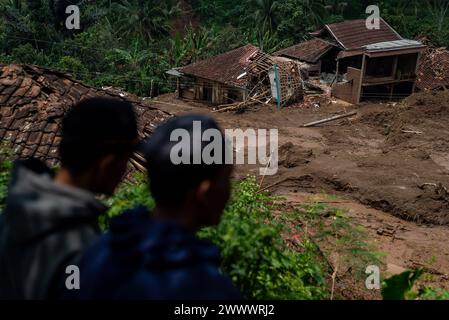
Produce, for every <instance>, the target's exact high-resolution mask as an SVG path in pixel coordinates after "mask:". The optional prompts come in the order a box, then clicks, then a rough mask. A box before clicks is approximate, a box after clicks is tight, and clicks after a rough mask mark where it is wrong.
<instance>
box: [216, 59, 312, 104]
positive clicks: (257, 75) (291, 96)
mask: <svg viewBox="0 0 449 320" xmlns="http://www.w3.org/2000/svg"><path fill="white" fill-rule="evenodd" d="M240 77H246V80H247V88H248V94H247V97H246V99H245V100H244V101H242V102H237V103H232V104H226V105H221V106H218V108H217V109H216V110H215V112H223V111H231V110H232V111H239V110H243V109H246V108H248V107H252V106H255V105H260V104H269V103H278V99H279V104H280V106H282V107H284V106H287V105H290V104H292V103H295V102H298V101H299V100H301V99H302V98H303V95H304V91H303V90H304V84H303V79H302V76H301V72H300V68H299V64H298V63H296V62H294V61H293V60H290V59H287V58H281V57H272V56H270V55H268V54H266V53H264V52H262V51H258V52H257V53H256V54H255V55H254V56H253V57H251V63H250V65H249V67H248V68H247V70H246V71H245V73H244V74H242V75H241V76H240ZM278 96H279V97H278Z"/></svg>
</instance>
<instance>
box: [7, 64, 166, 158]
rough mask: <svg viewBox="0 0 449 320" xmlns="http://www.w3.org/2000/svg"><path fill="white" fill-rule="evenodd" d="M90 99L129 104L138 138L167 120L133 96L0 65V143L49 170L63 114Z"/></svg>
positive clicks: (63, 76) (35, 69) (56, 74)
mask: <svg viewBox="0 0 449 320" xmlns="http://www.w3.org/2000/svg"><path fill="white" fill-rule="evenodd" d="M95 96H105V97H110V98H116V99H120V100H128V101H130V102H132V103H133V105H134V107H135V112H136V114H137V119H138V125H139V135H140V136H141V137H144V136H145V135H148V134H151V133H152V132H153V130H154V128H155V127H156V126H157V125H159V124H160V123H162V122H164V121H166V119H168V118H169V115H168V114H167V113H165V112H163V111H160V110H157V109H155V108H153V107H151V106H149V105H146V104H144V103H143V102H142V101H140V100H138V99H137V98H135V97H133V96H129V95H127V96H126V97H122V96H121V95H119V94H117V93H115V92H112V91H109V90H102V89H96V88H92V87H89V86H87V85H85V84H83V83H81V82H79V81H76V80H74V79H72V78H70V77H69V76H68V75H66V74H64V73H61V72H58V71H53V70H49V69H46V68H41V67H36V66H30V65H15V64H12V65H4V64H0V141H9V143H10V144H11V146H12V148H13V150H14V152H15V154H16V155H17V156H19V157H24V158H25V157H31V156H32V157H36V158H39V159H42V160H44V161H46V162H47V163H48V164H49V165H55V164H57V163H58V158H59V155H58V145H59V142H60V141H61V122H62V118H63V116H64V114H65V113H66V112H67V111H68V110H69V109H70V108H71V107H72V106H73V105H74V104H76V103H77V102H78V101H80V100H82V99H85V98H88V97H95Z"/></svg>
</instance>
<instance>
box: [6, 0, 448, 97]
mask: <svg viewBox="0 0 449 320" xmlns="http://www.w3.org/2000/svg"><path fill="white" fill-rule="evenodd" d="M375 2H377V3H378V5H379V6H380V9H381V15H382V17H384V18H385V19H386V20H387V21H388V22H390V23H391V24H392V26H393V27H395V28H396V29H397V30H398V31H399V33H401V34H402V35H403V36H404V37H408V38H415V37H422V36H425V37H426V38H427V39H428V40H429V41H431V42H432V43H434V44H435V45H437V46H448V45H449V11H448V10H445V9H447V4H448V2H449V0H380V1H375ZM69 4H77V5H78V6H79V8H80V11H81V29H80V30H68V29H67V28H65V19H66V18H67V16H68V14H66V13H65V8H66V7H67V5H69ZM370 4H373V1H367V0H345V1H340V0H282V1H281V0H247V1H241V0H191V1H188V0H184V1H174V0H97V1H85V0H72V1H70V0H0V63H1V62H3V63H8V62H17V63H33V64H37V65H42V66H48V67H51V68H56V69H59V70H65V71H67V72H69V73H71V74H73V75H74V76H75V77H76V78H78V79H81V80H83V81H86V82H88V83H89V84H92V85H95V86H101V85H108V86H110V85H112V86H117V87H122V88H124V89H126V90H128V91H131V92H134V93H136V94H139V95H145V96H148V95H149V94H150V92H149V91H150V83H151V82H152V81H153V83H154V84H155V86H156V87H157V88H158V90H159V92H165V91H168V90H170V89H171V88H172V87H173V83H172V82H171V80H170V79H169V78H167V76H166V75H165V71H166V70H168V69H169V68H171V67H177V66H181V65H184V64H187V63H189V62H193V61H196V60H198V59H201V58H204V57H207V56H209V55H213V54H217V53H220V52H224V51H226V50H229V49H232V48H234V47H237V46H240V45H242V44H246V43H253V44H255V45H258V46H260V47H261V48H263V49H264V50H266V51H268V52H272V51H274V50H276V49H279V48H281V47H285V46H288V45H292V44H294V43H297V42H300V41H302V40H304V39H306V38H307V37H308V33H309V32H310V31H314V30H316V29H317V28H319V27H320V26H321V25H322V24H323V23H329V22H336V21H341V20H343V19H354V18H360V17H366V16H367V15H366V13H365V8H366V7H367V6H368V5H370Z"/></svg>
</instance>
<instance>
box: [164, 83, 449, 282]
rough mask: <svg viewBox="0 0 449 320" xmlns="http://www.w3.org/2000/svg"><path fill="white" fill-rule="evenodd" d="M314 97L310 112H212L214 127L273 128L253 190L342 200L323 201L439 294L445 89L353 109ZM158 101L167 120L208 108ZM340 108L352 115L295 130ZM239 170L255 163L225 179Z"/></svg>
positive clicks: (447, 120)
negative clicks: (424, 274)
mask: <svg viewBox="0 0 449 320" xmlns="http://www.w3.org/2000/svg"><path fill="white" fill-rule="evenodd" d="M315 99H316V102H318V103H319V105H320V106H319V107H316V106H315V107H305V106H303V105H296V106H291V107H288V108H284V109H282V110H281V111H277V109H276V108H275V107H269V106H262V107H260V108H259V109H257V110H249V111H246V112H244V113H240V114H236V113H213V116H214V117H215V118H216V119H217V120H218V121H219V123H220V124H221V126H222V127H223V128H231V129H234V128H242V129H245V128H254V129H257V128H263V129H272V128H277V129H278V130H279V147H280V148H279V152H280V154H279V160H280V162H279V164H280V165H279V171H278V173H277V174H276V175H274V176H267V177H265V178H264V181H263V187H265V188H268V190H269V191H271V192H273V193H275V194H278V195H282V196H284V197H285V198H286V199H287V201H288V202H290V203H291V204H298V203H301V202H303V201H305V200H307V199H308V197H311V196H316V195H317V194H323V193H324V194H332V195H337V196H338V197H339V199H343V200H342V201H336V203H333V204H331V205H333V206H337V207H341V208H344V209H347V210H348V212H349V213H350V215H351V216H352V217H353V218H354V221H356V223H358V224H360V225H362V226H364V227H365V228H366V229H368V231H369V235H370V238H371V239H370V240H371V241H373V242H375V243H376V245H377V247H378V249H379V250H380V251H383V252H385V253H386V262H387V267H388V270H389V271H390V272H391V273H397V272H400V271H401V270H403V269H406V268H412V267H418V266H422V267H425V268H426V270H427V271H428V272H429V273H431V274H432V275H433V278H432V277H429V279H428V280H429V283H430V284H436V285H437V286H438V287H446V288H449V277H448V275H449V241H448V239H449V238H448V236H449V193H448V190H447V189H446V188H449V92H447V91H446V92H439V93H420V94H415V95H414V96H412V97H409V98H408V99H406V100H404V101H401V102H394V103H392V102H391V103H386V102H384V103H380V102H376V103H375V102H372V103H370V102H366V103H362V104H361V105H358V106H353V105H348V104H345V103H343V102H339V101H335V100H329V99H322V98H319V97H317V98H315ZM159 101H160V102H158V103H157V105H158V107H159V108H161V109H164V110H166V111H169V112H172V113H175V114H180V113H189V112H201V113H211V110H212V108H211V107H206V106H204V105H201V104H198V103H192V102H186V101H180V100H177V99H175V98H174V97H173V95H166V96H162V97H159ZM308 105H313V104H308ZM349 111H357V115H356V116H353V117H351V118H346V119H342V120H338V121H335V122H331V123H327V124H323V125H320V126H318V127H313V128H304V127H302V125H303V124H305V123H307V122H311V121H315V120H320V119H323V118H327V117H331V116H333V115H337V114H341V113H345V112H349ZM248 173H252V174H257V173H258V167H254V166H238V167H237V168H236V173H235V175H236V178H241V177H244V176H246V174H248Z"/></svg>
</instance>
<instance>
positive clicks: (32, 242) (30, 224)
mask: <svg viewBox="0 0 449 320" xmlns="http://www.w3.org/2000/svg"><path fill="white" fill-rule="evenodd" d="M36 161H37V160H31V161H30V160H28V161H25V162H18V163H16V165H15V167H14V169H13V172H12V176H11V182H10V185H9V189H8V198H7V200H6V206H5V210H4V212H3V214H1V215H0V298H1V299H52V298H58V295H59V294H60V290H61V289H62V288H63V286H64V283H65V279H66V277H67V276H68V275H66V274H65V270H66V267H67V266H68V265H71V264H73V263H75V262H76V259H77V258H78V256H79V255H80V253H81V252H82V251H83V250H84V249H85V248H86V247H87V246H88V245H89V244H90V243H91V242H92V241H93V240H94V239H96V237H97V235H98V234H99V232H100V230H99V228H98V216H99V215H100V214H102V213H104V212H105V211H106V207H105V206H104V205H103V204H102V203H101V202H100V201H99V200H98V199H96V198H95V196H94V195H93V194H92V193H90V192H88V191H85V190H81V189H77V188H72V187H69V186H65V185H60V184H57V183H55V182H54V181H53V179H52V175H51V173H50V170H49V169H47V170H40V171H39V170H37V171H36V170H35V169H34V168H33V167H36ZM30 164H32V165H30ZM37 167H40V168H42V167H44V166H43V164H41V163H38V164H37Z"/></svg>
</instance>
